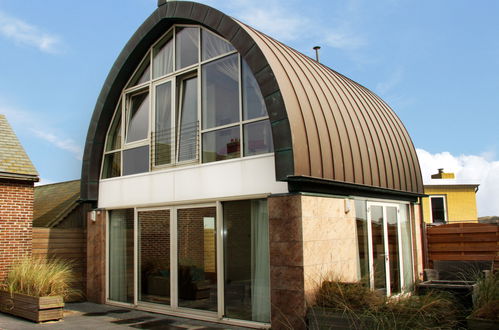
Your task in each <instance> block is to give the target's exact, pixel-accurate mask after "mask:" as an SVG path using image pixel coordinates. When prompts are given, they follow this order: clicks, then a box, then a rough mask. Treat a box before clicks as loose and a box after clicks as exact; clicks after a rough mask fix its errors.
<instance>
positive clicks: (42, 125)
mask: <svg viewBox="0 0 499 330" xmlns="http://www.w3.org/2000/svg"><path fill="white" fill-rule="evenodd" d="M0 114H4V115H5V116H6V117H7V120H8V121H9V122H10V123H11V124H18V126H20V127H23V128H28V131H29V132H30V133H31V134H34V135H35V136H36V137H38V138H41V139H44V140H45V141H47V142H49V143H51V144H52V145H54V146H55V147H57V148H59V149H62V150H65V151H67V152H70V153H71V154H73V156H74V157H75V158H76V159H78V160H81V159H82V155H83V148H82V147H81V146H80V145H78V144H77V143H76V142H75V141H74V140H72V139H71V138H66V137H61V136H58V135H56V134H55V133H53V131H55V130H54V129H53V128H51V126H50V125H49V124H48V123H47V122H46V121H45V120H43V118H40V117H39V116H38V115H37V114H36V113H33V112H31V111H25V110H21V109H18V108H16V107H12V106H8V105H5V104H2V102H1V100H0Z"/></svg>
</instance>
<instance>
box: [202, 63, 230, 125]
mask: <svg viewBox="0 0 499 330" xmlns="http://www.w3.org/2000/svg"><path fill="white" fill-rule="evenodd" d="M238 76H239V68H238V64H237V55H230V56H228V57H224V58H222V59H219V60H217V61H214V62H210V63H209V64H205V65H203V70H202V77H203V81H202V87H201V88H202V91H203V96H202V98H203V129H206V128H213V127H217V126H223V125H227V124H232V123H235V122H238V121H239V77H238Z"/></svg>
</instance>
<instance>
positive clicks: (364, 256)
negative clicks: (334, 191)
mask: <svg viewBox="0 0 499 330" xmlns="http://www.w3.org/2000/svg"><path fill="white" fill-rule="evenodd" d="M366 206H367V205H366V202H365V201H359V200H357V201H355V217H356V222H357V244H358V247H359V276H358V277H359V278H360V279H361V280H363V281H366V283H369V236H368V235H369V234H368V231H367V229H368V228H367V209H366Z"/></svg>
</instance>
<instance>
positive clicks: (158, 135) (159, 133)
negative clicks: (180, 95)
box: [154, 82, 174, 165]
mask: <svg viewBox="0 0 499 330" xmlns="http://www.w3.org/2000/svg"><path fill="white" fill-rule="evenodd" d="M171 85H172V84H171V82H167V83H164V84H161V85H158V86H156V118H155V120H156V124H155V132H154V164H155V165H164V164H170V163H171V162H172V151H173V150H172V148H173V145H174V143H173V130H172V119H171V117H172V113H171V111H172V91H171V89H172V86H171Z"/></svg>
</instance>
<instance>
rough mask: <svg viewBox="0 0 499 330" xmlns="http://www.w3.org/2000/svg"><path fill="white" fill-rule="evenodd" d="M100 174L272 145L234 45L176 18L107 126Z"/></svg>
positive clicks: (259, 99)
mask: <svg viewBox="0 0 499 330" xmlns="http://www.w3.org/2000/svg"><path fill="white" fill-rule="evenodd" d="M104 150H105V151H104V157H103V166H102V172H101V178H102V179H107V178H112V177H118V176H124V175H131V174H137V173H143V172H149V171H154V170H158V169H164V168H168V167H172V166H179V165H187V164H190V165H192V164H196V163H209V162H215V161H222V160H227V159H233V158H239V157H246V156H253V155H258V154H264V153H271V152H273V143H272V135H271V130H270V123H269V120H268V115H267V110H266V108H265V103H264V101H263V98H262V95H261V92H260V88H259V87H258V84H257V82H256V80H255V78H254V76H253V74H252V73H251V71H250V69H249V67H248V65H247V64H246V62H245V61H244V60H243V59H242V58H241V56H240V55H239V54H238V53H237V51H236V50H235V49H234V47H233V46H232V45H231V44H230V43H228V42H227V41H226V40H224V39H222V38H221V37H219V36H218V35H216V34H214V33H212V32H211V31H208V30H207V29H205V28H203V27H200V26H188V25H175V26H173V27H172V28H171V29H170V30H169V31H168V32H167V33H166V34H164V35H163V36H162V37H161V38H160V39H159V40H158V41H157V42H156V43H155V44H154V45H153V46H152V47H151V48H150V49H149V51H148V53H147V55H146V56H145V57H144V59H143V60H142V62H141V64H140V65H139V66H138V68H137V69H136V70H135V72H134V74H133V75H132V76H131V78H130V80H129V82H128V83H127V85H126V88H125V89H124V90H123V92H122V94H121V97H120V101H119V103H118V104H117V106H116V110H115V114H114V117H113V120H112V122H111V125H110V127H109V130H108V133H107V137H106V145H105V149H104Z"/></svg>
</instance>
